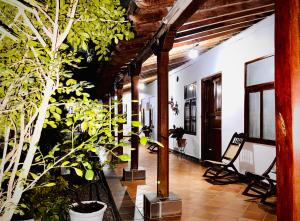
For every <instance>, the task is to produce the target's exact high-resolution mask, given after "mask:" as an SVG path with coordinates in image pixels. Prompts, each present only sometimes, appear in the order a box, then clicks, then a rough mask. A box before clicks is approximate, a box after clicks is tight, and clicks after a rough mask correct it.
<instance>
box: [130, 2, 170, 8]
mask: <svg viewBox="0 0 300 221" xmlns="http://www.w3.org/2000/svg"><path fill="white" fill-rule="evenodd" d="M134 3H135V4H136V6H137V7H138V8H141V9H144V10H155V9H158V8H163V7H164V8H166V7H170V6H172V5H173V3H174V0H135V1H134Z"/></svg>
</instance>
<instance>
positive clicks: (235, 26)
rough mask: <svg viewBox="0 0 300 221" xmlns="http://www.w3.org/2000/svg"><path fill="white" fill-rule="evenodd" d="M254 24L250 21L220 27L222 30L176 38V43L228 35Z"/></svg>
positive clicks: (216, 29)
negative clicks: (229, 32)
mask: <svg viewBox="0 0 300 221" xmlns="http://www.w3.org/2000/svg"><path fill="white" fill-rule="evenodd" d="M254 23H255V22H254V21H249V22H244V23H240V24H233V25H229V26H224V27H220V28H215V29H209V30H207V31H203V32H198V33H195V34H191V35H187V36H183V37H179V38H176V40H175V43H178V42H185V41H190V40H194V39H199V38H203V37H208V36H211V35H215V34H222V33H227V32H228V31H232V30H236V29H238V30H240V29H244V28H247V27H249V26H251V25H253V24H254Z"/></svg>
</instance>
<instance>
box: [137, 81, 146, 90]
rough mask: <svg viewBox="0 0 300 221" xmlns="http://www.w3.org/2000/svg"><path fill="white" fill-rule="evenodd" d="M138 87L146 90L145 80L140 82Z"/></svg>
mask: <svg viewBox="0 0 300 221" xmlns="http://www.w3.org/2000/svg"><path fill="white" fill-rule="evenodd" d="M138 88H139V89H140V90H144V89H145V84H144V83H143V82H141V83H139V85H138Z"/></svg>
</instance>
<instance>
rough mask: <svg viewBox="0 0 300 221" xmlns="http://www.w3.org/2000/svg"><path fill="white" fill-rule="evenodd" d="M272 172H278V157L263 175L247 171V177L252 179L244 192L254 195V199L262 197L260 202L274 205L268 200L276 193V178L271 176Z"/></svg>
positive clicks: (244, 193)
mask: <svg viewBox="0 0 300 221" xmlns="http://www.w3.org/2000/svg"><path fill="white" fill-rule="evenodd" d="M270 173H275V174H276V158H275V159H274V160H273V161H272V163H271V165H270V166H269V167H268V169H267V170H266V171H265V172H264V173H263V174H262V175H258V174H255V173H252V172H246V173H245V175H246V177H247V178H248V179H250V183H249V184H248V186H247V187H246V189H245V190H244V191H243V193H242V194H243V195H245V196H250V197H253V198H254V199H261V201H260V202H261V203H262V204H265V205H269V206H272V207H274V206H275V204H274V203H269V202H267V201H266V200H267V198H269V197H272V196H275V195H276V180H274V179H272V178H271V177H270Z"/></svg>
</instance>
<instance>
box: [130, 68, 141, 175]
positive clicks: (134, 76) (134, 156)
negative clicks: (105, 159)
mask: <svg viewBox="0 0 300 221" xmlns="http://www.w3.org/2000/svg"><path fill="white" fill-rule="evenodd" d="M141 68H142V65H141V64H140V63H139V64H136V65H135V66H134V67H132V70H131V121H139V88H138V85H139V79H140V73H141ZM131 131H132V132H133V133H135V134H138V132H139V128H137V127H133V126H131ZM135 134H133V135H131V148H133V150H131V165H130V166H131V169H135V170H137V169H138V167H139V137H138V136H137V135H135Z"/></svg>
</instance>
